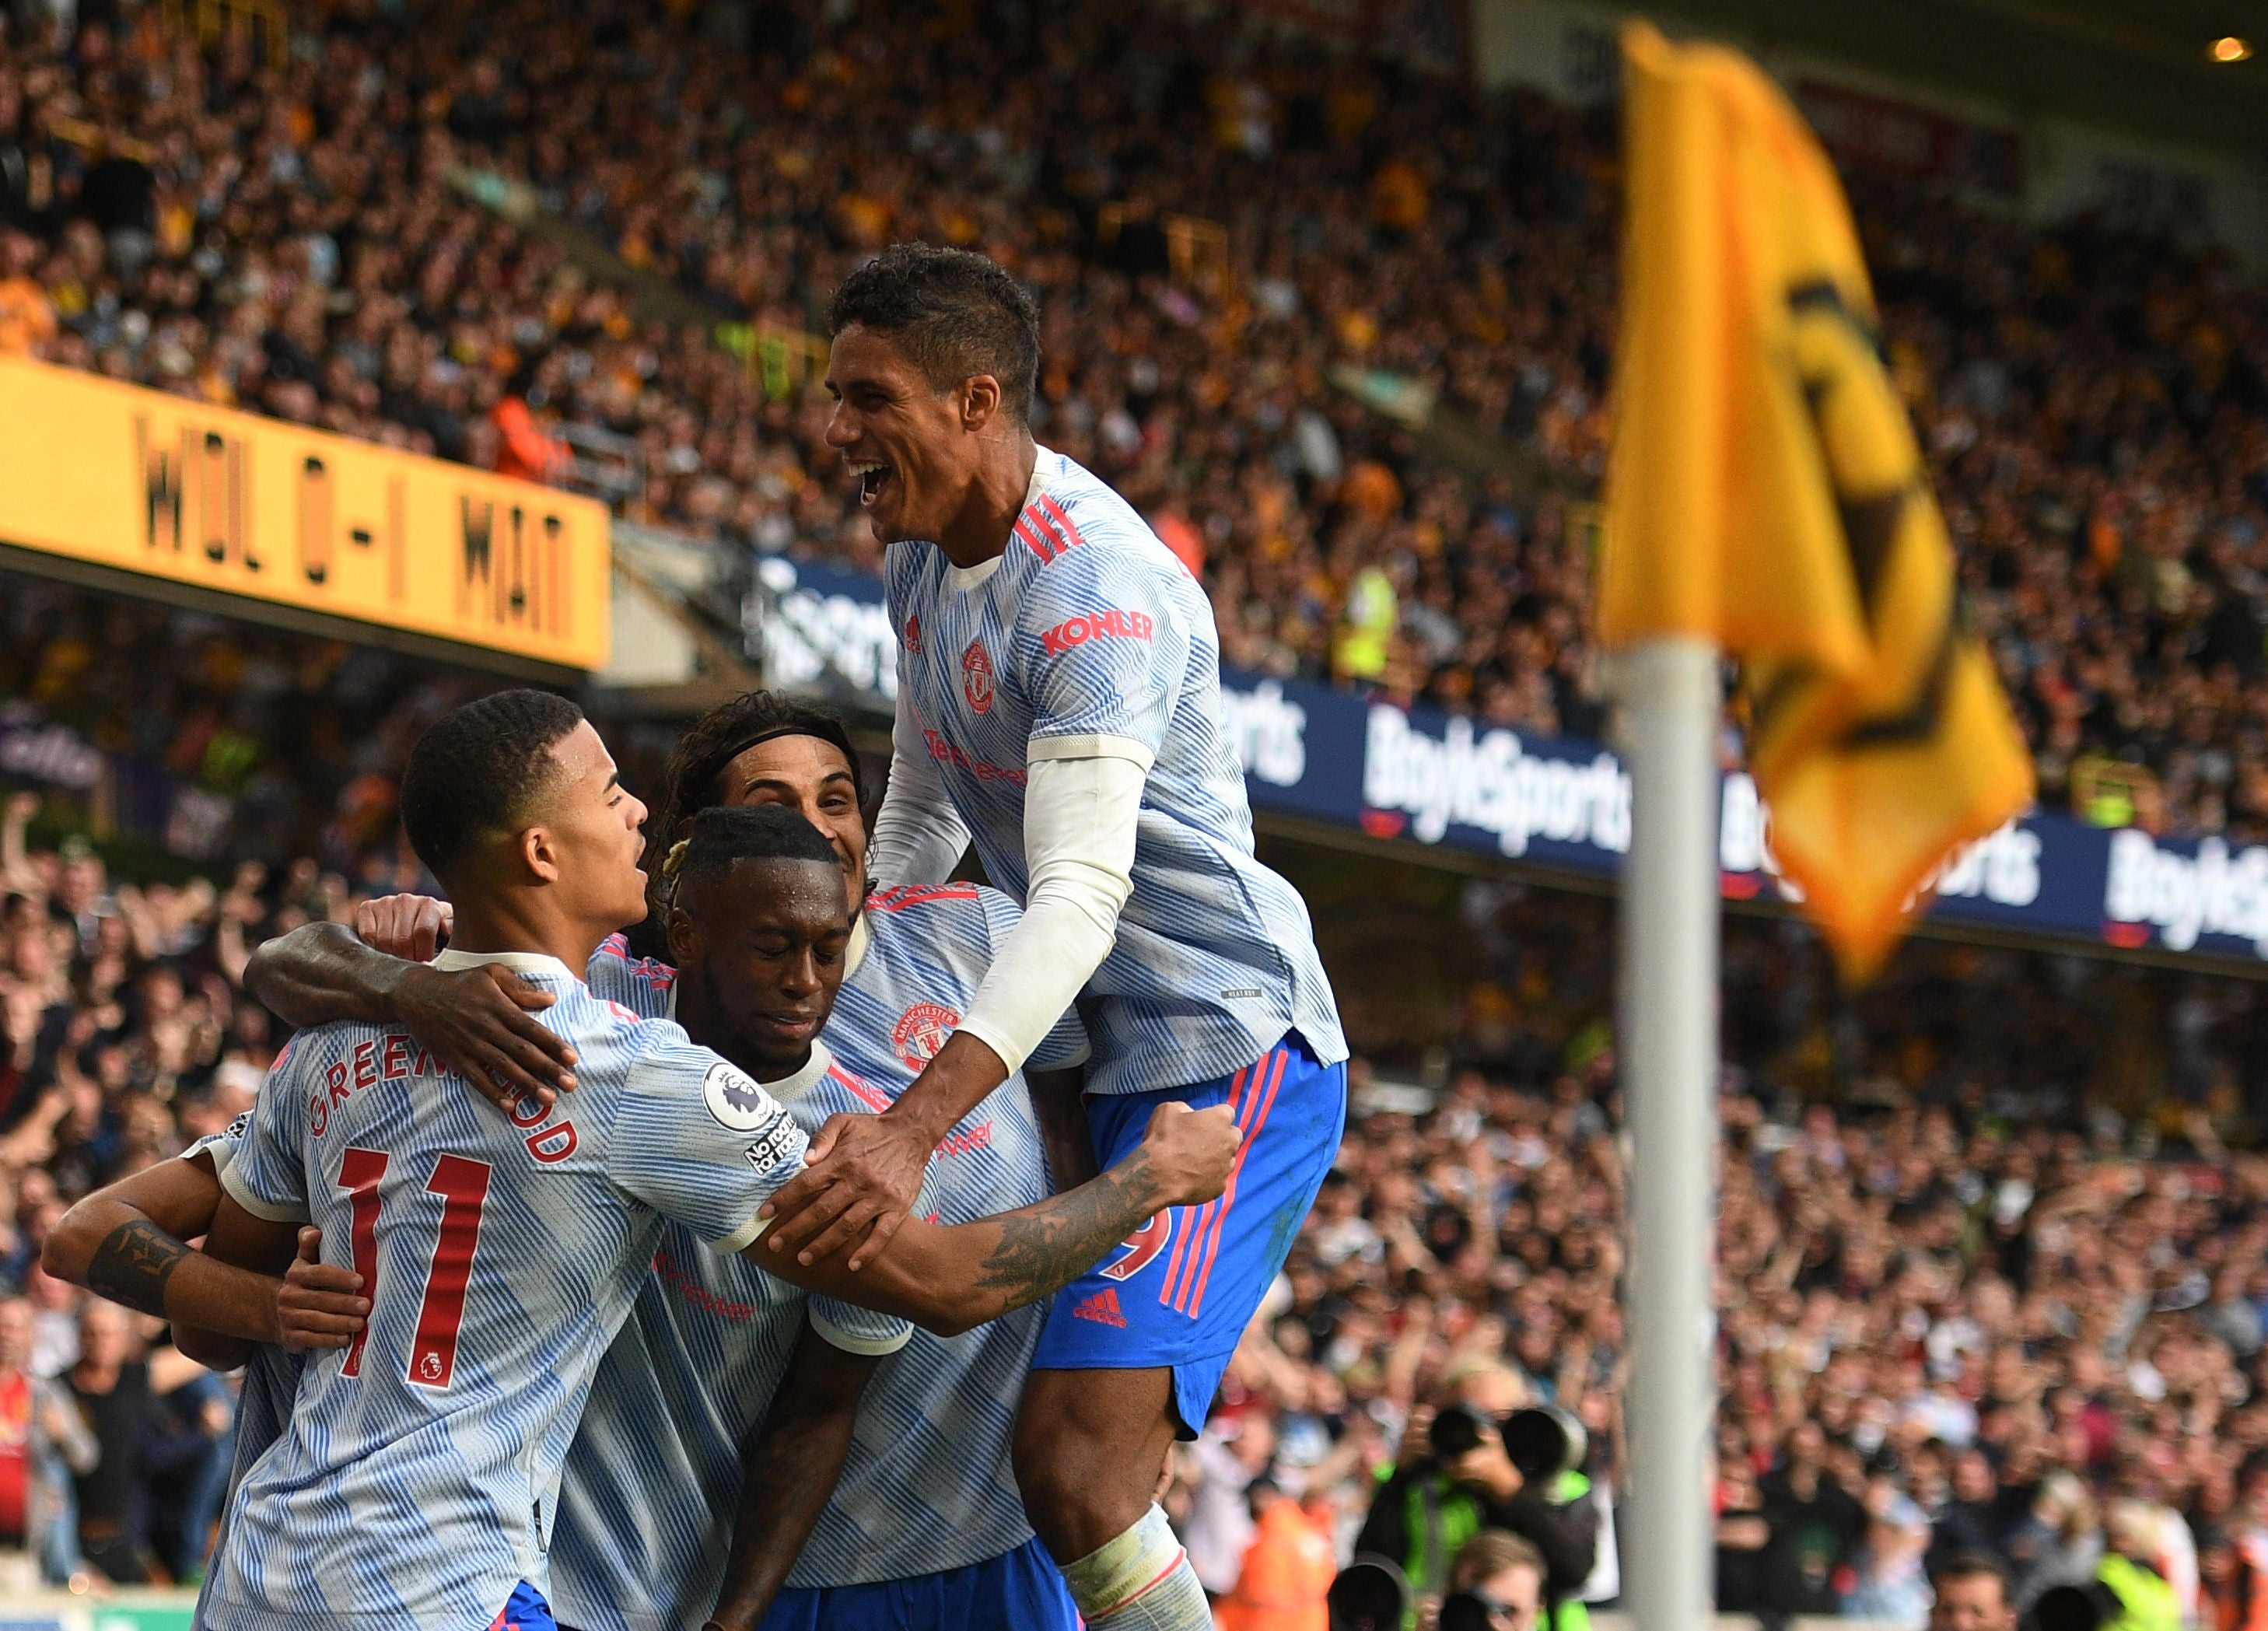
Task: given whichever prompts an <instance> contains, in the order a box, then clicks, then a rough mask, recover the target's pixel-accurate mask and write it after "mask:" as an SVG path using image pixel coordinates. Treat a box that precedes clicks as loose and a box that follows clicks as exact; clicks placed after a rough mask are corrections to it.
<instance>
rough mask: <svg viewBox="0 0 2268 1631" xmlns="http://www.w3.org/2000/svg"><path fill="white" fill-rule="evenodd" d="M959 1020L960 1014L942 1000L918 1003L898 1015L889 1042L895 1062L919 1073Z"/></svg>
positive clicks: (932, 1057)
mask: <svg viewBox="0 0 2268 1631" xmlns="http://www.w3.org/2000/svg"><path fill="white" fill-rule="evenodd" d="M960 1023H961V1015H958V1014H955V1013H954V1011H953V1010H952V1009H951V1008H948V1007H946V1006H945V1005H944V1004H942V1003H937V1002H917V1003H915V1004H914V1005H913V1007H909V1008H908V1009H907V1010H906V1011H905V1012H904V1013H903V1014H901V1015H898V1023H897V1028H896V1029H895V1030H892V1031H891V1032H890V1045H891V1046H892V1047H893V1048H895V1049H896V1050H897V1054H898V1062H899V1063H900V1064H902V1065H903V1066H905V1067H906V1068H907V1069H908V1070H909V1071H911V1072H913V1073H914V1074H916V1075H917V1076H918V1075H920V1074H921V1072H922V1066H924V1065H926V1064H928V1063H929V1062H930V1061H931V1060H932V1059H935V1058H936V1057H937V1051H938V1050H939V1048H941V1047H943V1046H944V1045H945V1039H946V1037H950V1036H951V1035H953V1028H954V1026H956V1025H958V1024H960Z"/></svg>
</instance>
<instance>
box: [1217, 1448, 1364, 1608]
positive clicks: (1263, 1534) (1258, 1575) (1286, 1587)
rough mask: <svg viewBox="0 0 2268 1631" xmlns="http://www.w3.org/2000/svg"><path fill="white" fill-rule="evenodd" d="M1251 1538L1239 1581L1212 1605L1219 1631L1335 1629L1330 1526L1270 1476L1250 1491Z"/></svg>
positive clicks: (1335, 1565)
mask: <svg viewBox="0 0 2268 1631" xmlns="http://www.w3.org/2000/svg"><path fill="white" fill-rule="evenodd" d="M1245 1495H1246V1499H1247V1500H1248V1502H1250V1505H1251V1509H1252V1522H1253V1531H1252V1539H1251V1540H1250V1542H1249V1543H1248V1545H1247V1546H1246V1547H1245V1549H1244V1556H1243V1558H1242V1559H1241V1561H1240V1562H1239V1565H1238V1568H1237V1572H1236V1582H1235V1584H1234V1585H1233V1586H1232V1587H1231V1588H1230V1590H1229V1591H1228V1592H1227V1594H1226V1596H1224V1597H1222V1598H1219V1600H1218V1601H1217V1602H1216V1603H1215V1604H1214V1605H1213V1623H1214V1625H1215V1626H1216V1627H1218V1628H1219V1631H1330V1607H1329V1601H1328V1598H1329V1594H1330V1589H1331V1581H1332V1579H1333V1578H1334V1577H1335V1576H1337V1573H1338V1556H1337V1549H1336V1547H1335V1546H1334V1544H1333V1539H1332V1536H1331V1533H1330V1530H1329V1525H1328V1524H1318V1523H1317V1522H1316V1521H1315V1519H1314V1517H1311V1516H1310V1515H1309V1514H1308V1513H1307V1511H1306V1510H1305V1509H1302V1508H1301V1506H1300V1503H1299V1502H1297V1501H1294V1500H1293V1499H1292V1497H1291V1496H1290V1495H1288V1494H1285V1493H1284V1491H1283V1490H1282V1489H1281V1488H1279V1487H1278V1486H1277V1484H1276V1481H1275V1480H1273V1479H1270V1478H1256V1479H1255V1480H1252V1482H1251V1483H1250V1484H1248V1486H1246V1488H1245Z"/></svg>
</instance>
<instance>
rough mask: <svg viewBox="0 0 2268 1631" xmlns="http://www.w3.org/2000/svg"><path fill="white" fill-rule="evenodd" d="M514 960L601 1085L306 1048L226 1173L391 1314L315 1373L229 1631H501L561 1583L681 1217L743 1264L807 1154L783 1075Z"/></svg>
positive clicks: (332, 1031)
mask: <svg viewBox="0 0 2268 1631" xmlns="http://www.w3.org/2000/svg"><path fill="white" fill-rule="evenodd" d="M438 961H439V962H440V963H441V964H442V965H443V966H455V967H468V966H472V965H474V964H476V963H490V962H495V963H505V964H507V965H508V966H510V967H512V969H513V970H516V971H517V972H519V974H520V975H521V976H522V977H523V978H527V979H529V980H531V981H533V982H534V983H535V984H537V985H541V986H542V987H544V988H545V989H547V990H549V991H550V992H552V993H554V994H555V995H556V997H557V998H558V1000H557V1001H556V1003H555V1004H554V1006H552V1007H549V1008H548V1009H546V1010H545V1011H544V1013H543V1016H542V1017H543V1021H544V1022H545V1023H546V1024H547V1025H549V1026H550V1027H551V1028H552V1029H554V1030H556V1031H558V1032H559V1034H561V1035H562V1036H563V1037H566V1038H567V1039H568V1040H569V1041H570V1042H571V1043H572V1044H573V1045H574V1047H575V1050H576V1052H577V1054H578V1058H579V1062H578V1066H577V1075H578V1080H579V1083H580V1085H579V1087H578V1090H577V1091H576V1092H575V1093H574V1094H572V1095H571V1096H568V1097H566V1098H564V1099H563V1100H562V1101H561V1102H560V1103H557V1104H556V1105H554V1106H552V1107H549V1108H548V1109H547V1108H544V1107H542V1106H539V1105H537V1104H536V1103H534V1101H532V1100H530V1101H526V1102H525V1103H524V1106H523V1108H522V1109H520V1110H519V1111H516V1112H515V1113H514V1114H512V1116H510V1117H509V1118H507V1117H505V1116H503V1115H500V1114H498V1113H497V1111H496V1109H495V1108H494V1107H493V1106H492V1105H490V1104H489V1103H487V1102H486V1101H485V1100H483V1099H482V1098H480V1097H479V1096H477V1095H475V1094H474V1093H473V1092H471V1091H470V1090H469V1089H468V1088H467V1086H466V1084H464V1083H463V1082H461V1081H456V1080H454V1079H453V1078H450V1077H449V1076H447V1075H446V1073H444V1072H443V1071H442V1070H441V1069H440V1068H439V1067H438V1066H437V1065H436V1064H435V1063H434V1062H433V1061H432V1059H431V1058H430V1056H429V1055H428V1054H427V1053H426V1052H425V1050H424V1049H423V1047H422V1046H420V1044H418V1043H417V1042H416V1040H415V1039H414V1038H412V1037H409V1035H408V1034H407V1033H405V1032H402V1031H400V1030H391V1029H389V1028H387V1027H384V1026H377V1025H365V1024H339V1025H327V1026H321V1027H318V1028H316V1029H313V1030H304V1031H301V1032H300V1033H299V1034H298V1036H297V1037H295V1038H294V1039H293V1041H292V1045H291V1050H290V1052H289V1053H288V1055H287V1057H286V1058H285V1059H284V1060H282V1061H279V1063H278V1065H277V1066H276V1069H274V1070H273V1071H271V1072H270V1073H269V1077H268V1080H267V1081H265V1082H264V1083H263V1084H262V1085H261V1091H260V1099H259V1103H258V1104H257V1106H256V1107H255V1109H254V1115H253V1124H252V1128H251V1133H250V1136H249V1137H248V1139H247V1140H246V1141H245V1143H244V1145H243V1147H242V1148H240V1149H239V1151H238V1152H237V1154H236V1155H235V1157H234V1159H232V1161H231V1162H229V1164H228V1166H227V1168H226V1170H225V1171H224V1172H223V1173H222V1182H223V1184H224V1185H225V1187H226V1188H227V1190H228V1192H229V1193H230V1194H231V1195H232V1196H233V1197H234V1198H235V1199H236V1200H237V1201H238V1202H239V1204H240V1205H242V1206H243V1207H246V1208H247V1210H249V1211H251V1212H253V1213H254V1214H257V1215H259V1216H261V1217H264V1218H267V1219H269V1220H271V1221H278V1222H283V1221H303V1220H304V1221H313V1222H314V1223H316V1224H317V1225H318V1226H319V1227H320V1229H322V1232H323V1253H324V1257H325V1259H326V1260H327V1261H331V1262H338V1263H343V1264H347V1265H350V1266H352V1267H353V1268H354V1269H355V1270H356V1271H357V1273H361V1274H362V1275H363V1277H364V1284H365V1295H367V1296H369V1297H370V1298H371V1299H372V1310H371V1314H370V1319H369V1323H368V1325H367V1326H366V1327H365V1331H364V1332H363V1333H362V1335H361V1336H360V1337H358V1338H357V1339H356V1341H355V1342H354V1344H353V1345H352V1346H351V1347H348V1348H346V1349H344V1350H342V1351H337V1352H331V1353H321V1354H311V1355H309V1356H308V1358H307V1360H306V1364H305V1366H304V1368H303V1370H302V1372H301V1376H300V1378H299V1387H298V1399H297V1403H296V1406H295V1407H294V1409H293V1411H292V1413H291V1419H290V1421H289V1422H288V1424H287V1425H286V1427H285V1428H284V1434H283V1435H282V1436H281V1437H280V1438H279V1439H277V1441H276V1443H274V1444H273V1445H271V1446H270V1447H269V1450H268V1451H267V1452H266V1453H265V1454H263V1455H261V1457H260V1458H259V1459H258V1460H257V1461H256V1462H255V1463H254V1465H253V1466H252V1468H251V1469H250V1471H249V1472H247V1475H246V1478H245V1480H244V1482H243V1484H242V1486H241V1487H239V1489H238V1491H237V1493H236V1495H235V1498H234V1500H233V1501H232V1503H231V1505H232V1511H231V1516H230V1535H229V1545H228V1547H227V1549H226V1550H225V1552H224V1553H223V1554H221V1556H220V1557H219V1558H218V1559H217V1562H216V1565H215V1579H214V1582H213V1584H212V1587H211V1590H210V1592H209V1593H208V1595H207V1598H206V1601H205V1605H204V1610H203V1613H204V1621H205V1623H206V1624H207V1625H209V1626H211V1627H216V1631H284V1628H285V1627H300V1626H306V1625H308V1624H313V1623H320V1624H327V1625H342V1626H355V1625H363V1626H368V1627H372V1631H375V1628H376V1627H379V1626H385V1627H398V1626H402V1625H416V1626H419V1627H464V1628H465V1631H486V1627H489V1626H490V1623H491V1621H493V1620H494V1619H495V1618H496V1615H497V1611H498V1610H499V1609H501V1608H502V1607H503V1606H504V1604H505V1602H506V1600H507V1599H508V1598H510V1597H511V1596H512V1592H513V1590H515V1589H516V1588H517V1587H518V1586H519V1583H521V1582H523V1581H525V1582H527V1583H530V1584H532V1585H534V1586H535V1587H536V1588H537V1589H538V1590H542V1589H544V1588H545V1587H546V1585H547V1574H548V1570H547V1568H546V1558H545V1554H546V1550H547V1548H548V1546H549V1540H550V1534H551V1529H552V1525H553V1523H554V1521H555V1518H556V1496H557V1489H558V1483H559V1474H560V1468H561V1465H562V1463H563V1461H564V1459H565V1458H566V1453H567V1448H568V1445H569V1443H570V1442H571V1439H572V1438H573V1436H574V1431H575V1428H576V1424H577V1422H578V1421H579V1420H580V1417H581V1414H582V1408H583V1402H584V1396H585V1392H586V1391H587V1389H588V1387H589V1384H590V1380H591V1376H592V1372H593V1370H594V1369H596V1367H597V1365H598V1362H599V1360H600V1356H601V1355H602V1354H603V1353H604V1352H605V1350H606V1347H607V1345H608V1342H609V1341H610V1340H611V1339H612V1338H613V1336H614V1334H615V1330H616V1328H617V1327H618V1326H620V1325H621V1324H622V1321H623V1319H624V1318H625V1317H627V1316H628V1314H629V1312H630V1304H631V1301H632V1299H633V1297H634V1295H636V1293H637V1289H638V1288H639V1286H640V1285H642V1284H643V1283H644V1281H645V1280H647V1279H649V1278H650V1277H651V1274H652V1263H653V1258H654V1251H655V1247H656V1245H657V1244H659V1239H660V1236H661V1233H662V1228H663V1224H664V1221H665V1220H671V1221H676V1222H678V1223H681V1224H682V1225H684V1226H685V1227H686V1228H687V1229H689V1230H690V1231H691V1232H692V1234H693V1235H694V1236H696V1238H698V1239H699V1240H701V1241H703V1242H704V1243H706V1244H707V1245H708V1246H711V1247H713V1248H714V1249H715V1250H717V1251H740V1249H741V1248H743V1247H745V1246H746V1245H747V1244H748V1243H749V1242H750V1241H751V1240H753V1239H754V1238H755V1236H756V1234H757V1233H758V1232H759V1230H760V1229H761V1227H762V1225H761V1221H760V1220H759V1219H758V1217H757V1215H756V1212H757V1208H758V1207H760V1206H762V1203H763V1202H764V1200H765V1199H768V1198H769V1197H770V1195H771V1194H772V1193H773V1192H775V1191H776V1190H777V1189H778V1187H779V1186H780V1185H782V1184H784V1183H785V1182H786V1181H787V1179H788V1178H789V1177H791V1176H792V1175H793V1173H794V1172H796V1171H797V1170H799V1169H800V1168H801V1165H802V1162H803V1152H804V1147H805V1145H806V1141H807V1140H806V1137H805V1134H804V1133H803V1131H802V1129H801V1128H799V1127H798V1126H797V1125H796V1124H795V1121H794V1118H792V1117H791V1116H790V1115H789V1114H788V1113H787V1111H785V1110H784V1109H782V1108H781V1106H780V1105H779V1104H778V1103H777V1101H775V1100H774V1099H773V1098H772V1097H771V1096H770V1094H768V1093H766V1092H765V1091H764V1090H763V1089H762V1088H761V1087H759V1086H758V1085H757V1084H756V1083H755V1081H751V1080H750V1079H749V1078H748V1077H747V1076H746V1075H744V1074H741V1073H740V1071H739V1070H737V1069H735V1068H734V1067H733V1066H731V1065H729V1064H727V1063H726V1062H725V1060H723V1059H718V1057H717V1056H716V1055H715V1054H713V1053H711V1052H707V1051H706V1050H705V1049H701V1048H696V1047H695V1046H694V1045H693V1044H691V1043H690V1042H689V1040H687V1038H686V1036H685V1033H684V1032H683V1031H682V1030H679V1029H678V1028H677V1027H676V1026H675V1025H674V1024H671V1023H669V1022H666V1021H654V1022H641V1021H640V1020H639V1018H638V1016H637V1015H636V1014H635V1013H633V1012H631V1011H630V1010H629V1009H627V1008H624V1007H616V1006H615V1005H611V1004H608V1003H607V1002H604V1001H602V1000H600V999H598V998H596V997H594V996H593V995H592V994H591V993H590V992H588V991H587V990H586V989H585V987H584V985H583V982H582V981H581V980H580V979H579V978H577V977H576V976H575V975H574V974H572V973H571V972H570V971H569V970H567V969H566V968H564V967H563V966H562V965H561V964H560V963H557V962H556V961H555V960H554V959H552V958H549V957H542V956H529V955H493V954H492V955H487V956H473V955H467V954H460V953H456V952H445V953H443V954H442V956H441V958H440V959H439V960H438Z"/></svg>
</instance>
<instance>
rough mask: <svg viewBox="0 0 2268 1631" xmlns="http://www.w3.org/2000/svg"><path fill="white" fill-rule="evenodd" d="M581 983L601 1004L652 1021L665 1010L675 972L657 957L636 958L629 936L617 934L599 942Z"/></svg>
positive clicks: (675, 980)
mask: <svg viewBox="0 0 2268 1631" xmlns="http://www.w3.org/2000/svg"><path fill="white" fill-rule="evenodd" d="M583 981H584V984H585V985H586V986H588V987H589V989H590V993H591V994H592V995H593V997H595V998H597V999H598V1000H600V1001H601V1002H611V1003H613V1004H615V1006H616V1007H625V1008H629V1009H630V1010H632V1011H633V1012H634V1013H636V1014H637V1015H639V1016H640V1017H641V1018H647V1019H651V1018H657V1017H659V1016H660V1015H662V1014H663V1013H664V1012H665V1011H666V1009H667V1007H668V1005H669V996H670V993H671V991H672V990H673V989H674V987H675V985H676V984H677V970H676V968H675V966H674V965H673V964H671V963H664V962H663V961H662V960H661V959H660V958H659V957H641V956H636V955H635V954H633V953H632V952H631V950H630V938H629V936H627V935H625V934H619V933H617V934H609V935H608V936H607V938H606V939H605V940H603V941H600V942H599V949H598V950H597V951H595V952H593V953H592V954H591V961H590V963H589V965H588V966H587V967H586V968H585V970H583Z"/></svg>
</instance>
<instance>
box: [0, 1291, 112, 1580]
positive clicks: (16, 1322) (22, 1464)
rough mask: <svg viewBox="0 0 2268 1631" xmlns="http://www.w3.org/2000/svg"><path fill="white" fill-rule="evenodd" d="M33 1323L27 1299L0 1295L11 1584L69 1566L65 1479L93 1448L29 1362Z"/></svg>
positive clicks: (65, 1396) (74, 1545) (0, 1420)
mask: <svg viewBox="0 0 2268 1631" xmlns="http://www.w3.org/2000/svg"><path fill="white" fill-rule="evenodd" d="M32 1333H33V1312H32V1306H31V1304H30V1303H27V1302H26V1301H25V1300H24V1299H23V1298H22V1297H12V1296H11V1297H6V1298H0V1589H8V1590H18V1591H24V1590H29V1589H30V1588H31V1587H32V1585H33V1583H34V1582H35V1580H36V1579H45V1580H46V1581H48V1583H51V1584H62V1583H64V1582H66V1581H68V1580H69V1579H70V1577H71V1576H72V1575H73V1574H75V1573H76V1572H77V1568H78V1566H79V1553H78V1539H77V1507H76V1505H75V1502H74V1496H73V1491H72V1487H71V1480H72V1479H73V1478H74V1477H75V1476H79V1475H84V1474H85V1473H88V1472H92V1471H93V1470H94V1465H95V1461H96V1459H97V1458H98V1456H99V1453H100V1451H99V1448H98V1446H97V1444H96V1443H95V1439H94V1435H93V1434H92V1433H91V1432H90V1431H89V1430H88V1429H87V1427H86V1425H85V1421H82V1420H81V1418H80V1416H79V1413H78V1410H77V1406H76V1404H75V1403H74V1402H73V1400H72V1399H71V1397H70V1394H69V1393H68V1392H66V1391H64V1390H63V1389H62V1388H60V1387H58V1386H57V1385H56V1384H55V1383H54V1382H53V1381H51V1380H49V1379H48V1377H47V1376H44V1375H42V1374H41V1373H40V1372H39V1371H38V1370H37V1369H34V1368H33V1342H32ZM11 1557H14V1558H16V1559H18V1560H19V1561H17V1562H15V1563H11V1562H9V1561H8V1560H9V1559H10V1558H11Z"/></svg>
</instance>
